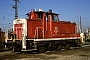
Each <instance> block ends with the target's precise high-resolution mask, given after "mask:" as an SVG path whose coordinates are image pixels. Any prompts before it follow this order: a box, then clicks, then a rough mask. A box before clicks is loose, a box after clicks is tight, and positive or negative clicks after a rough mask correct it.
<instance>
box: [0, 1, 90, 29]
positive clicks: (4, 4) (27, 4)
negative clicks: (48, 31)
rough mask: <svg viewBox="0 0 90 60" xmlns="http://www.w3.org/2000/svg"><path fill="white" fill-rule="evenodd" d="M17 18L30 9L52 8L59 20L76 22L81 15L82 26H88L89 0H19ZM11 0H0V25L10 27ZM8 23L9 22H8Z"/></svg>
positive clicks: (23, 16) (12, 3) (11, 18)
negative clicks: (57, 14)
mask: <svg viewBox="0 0 90 60" xmlns="http://www.w3.org/2000/svg"><path fill="white" fill-rule="evenodd" d="M19 1H20V2H19V4H18V15H19V18H25V17H26V15H25V14H26V13H28V12H29V11H30V10H31V9H34V8H36V9H37V10H38V9H39V8H42V9H43V10H44V11H48V10H49V9H52V10H53V12H55V13H59V14H60V16H59V18H60V20H64V21H68V20H70V21H71V22H76V23H77V22H78V20H77V11H78V17H80V16H81V17H82V25H83V28H84V29H86V28H87V27H90V0H19ZM12 5H14V1H13V0H0V27H3V28H6V27H11V25H12V21H13V19H14V9H12ZM9 23H10V24H9Z"/></svg>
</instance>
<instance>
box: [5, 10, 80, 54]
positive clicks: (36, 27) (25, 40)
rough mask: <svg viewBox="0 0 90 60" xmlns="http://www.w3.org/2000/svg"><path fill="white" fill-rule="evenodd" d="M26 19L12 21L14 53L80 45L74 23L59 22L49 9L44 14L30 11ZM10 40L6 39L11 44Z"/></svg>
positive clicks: (40, 11) (56, 49) (55, 49)
mask: <svg viewBox="0 0 90 60" xmlns="http://www.w3.org/2000/svg"><path fill="white" fill-rule="evenodd" d="M26 15H27V16H28V18H20V19H16V20H14V21H13V33H14V39H13V42H14V43H15V46H14V52H17V51H19V52H27V51H36V52H39V53H40V52H45V51H53V50H54V51H58V50H61V49H62V48H63V49H69V48H70V47H73V46H74V47H75V46H79V44H81V40H80V34H78V33H77V28H76V27H77V25H76V23H72V22H70V21H60V20H59V18H58V15H59V14H57V13H53V12H52V10H51V9H50V10H49V11H48V12H44V11H42V10H41V9H39V11H35V10H32V11H31V12H29V13H27V14H26ZM11 41H12V39H6V42H7V43H8V44H11V43H12V42H11Z"/></svg>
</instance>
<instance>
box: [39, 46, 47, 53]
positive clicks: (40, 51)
mask: <svg viewBox="0 0 90 60" xmlns="http://www.w3.org/2000/svg"><path fill="white" fill-rule="evenodd" d="M45 51H46V48H45V47H41V46H40V47H38V52H39V53H44V52H45Z"/></svg>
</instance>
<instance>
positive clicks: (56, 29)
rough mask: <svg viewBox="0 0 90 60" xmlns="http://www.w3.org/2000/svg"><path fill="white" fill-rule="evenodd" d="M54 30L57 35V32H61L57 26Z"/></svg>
mask: <svg viewBox="0 0 90 60" xmlns="http://www.w3.org/2000/svg"><path fill="white" fill-rule="evenodd" d="M54 32H55V34H56V35H57V33H58V32H59V30H58V27H55V29H54Z"/></svg>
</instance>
